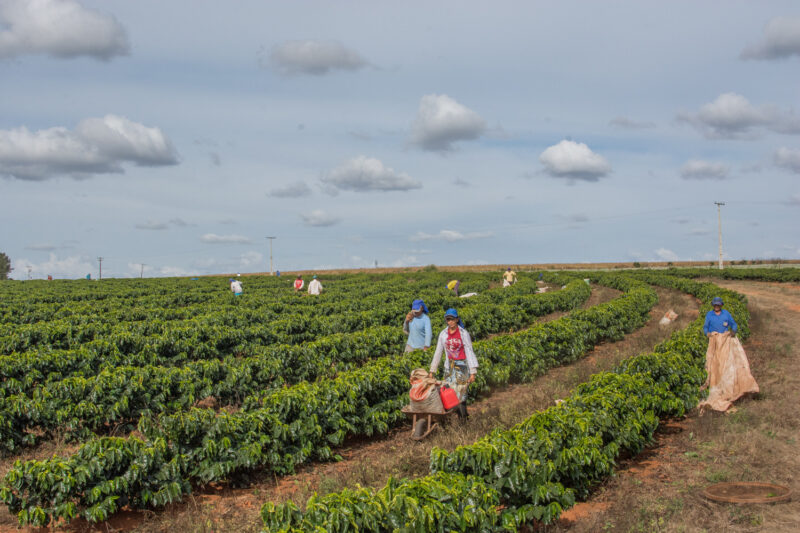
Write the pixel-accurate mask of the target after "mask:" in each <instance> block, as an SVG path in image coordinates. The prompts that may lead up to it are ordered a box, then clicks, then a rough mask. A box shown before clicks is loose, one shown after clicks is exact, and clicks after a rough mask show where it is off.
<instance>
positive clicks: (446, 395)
mask: <svg viewBox="0 0 800 533" xmlns="http://www.w3.org/2000/svg"><path fill="white" fill-rule="evenodd" d="M439 397H440V398H441V399H442V406H444V408H445V410H448V411H449V410H450V409H452V408H453V407H455V406H456V405H458V404H459V403H461V402H459V401H458V395H457V394H456V391H454V390H453V389H451V388H450V387H448V386H447V385H442V386H441V387H440V388H439Z"/></svg>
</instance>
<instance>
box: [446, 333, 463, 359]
mask: <svg viewBox="0 0 800 533" xmlns="http://www.w3.org/2000/svg"><path fill="white" fill-rule="evenodd" d="M444 351H445V352H446V353H447V357H448V359H453V360H454V361H461V360H463V359H466V358H467V354H466V353H465V352H464V342H463V341H462V340H461V330H458V329H457V330H456V331H455V333H450V330H447V339H446V340H445V341H444Z"/></svg>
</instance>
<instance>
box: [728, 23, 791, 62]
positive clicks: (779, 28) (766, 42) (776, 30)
mask: <svg viewBox="0 0 800 533" xmlns="http://www.w3.org/2000/svg"><path fill="white" fill-rule="evenodd" d="M793 55H795V56H800V17H776V18H774V19H772V20H770V21H769V22H767V25H766V26H765V27H764V38H763V39H762V41H761V42H759V43H758V44H755V45H751V46H748V47H746V48H745V49H744V50H742V53H741V55H740V56H739V57H741V58H742V59H782V58H787V57H791V56H793Z"/></svg>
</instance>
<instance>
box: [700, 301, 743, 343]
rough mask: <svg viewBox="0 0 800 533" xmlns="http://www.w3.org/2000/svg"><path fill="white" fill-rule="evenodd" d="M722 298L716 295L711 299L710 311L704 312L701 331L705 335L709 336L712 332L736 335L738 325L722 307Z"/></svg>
mask: <svg viewBox="0 0 800 533" xmlns="http://www.w3.org/2000/svg"><path fill="white" fill-rule="evenodd" d="M723 305H724V304H723V303H722V298H720V297H719V296H716V297H715V298H714V299H712V300H711V307H712V308H713V309H712V310H711V311H709V312H708V313H706V321H705V323H704V324H703V333H705V334H706V337H711V335H713V334H714V333H721V334H724V335H731V336H733V337H735V336H736V332H737V331H738V330H739V326H737V325H736V321H735V320H734V319H733V316H731V314H730V312H729V311H728V310H727V309H723V308H722V306H723Z"/></svg>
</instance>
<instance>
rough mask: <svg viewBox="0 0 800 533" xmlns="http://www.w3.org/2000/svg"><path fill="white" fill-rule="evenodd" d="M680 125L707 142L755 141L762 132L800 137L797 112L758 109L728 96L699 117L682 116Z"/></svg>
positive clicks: (704, 109) (770, 107)
mask: <svg viewBox="0 0 800 533" xmlns="http://www.w3.org/2000/svg"><path fill="white" fill-rule="evenodd" d="M676 118H677V120H678V122H685V123H687V124H690V125H692V126H693V127H694V128H695V129H696V130H697V131H699V132H700V133H701V134H703V136H705V137H706V138H707V139H754V138H756V137H757V136H758V133H759V129H766V130H769V131H772V132H775V133H783V134H798V133H800V118H798V116H797V115H796V114H795V112H794V110H793V109H784V110H781V109H779V108H778V107H777V106H775V105H773V104H766V105H762V106H755V105H753V104H751V103H750V102H749V101H748V100H747V98H745V97H744V96H742V95H740V94H736V93H724V94H721V95H719V96H718V97H717V99H716V100H714V101H713V102H710V103H708V104H705V105H704V106H702V107H701V108H700V110H699V111H698V112H697V113H688V112H681V113H678V115H677V117H676Z"/></svg>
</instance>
